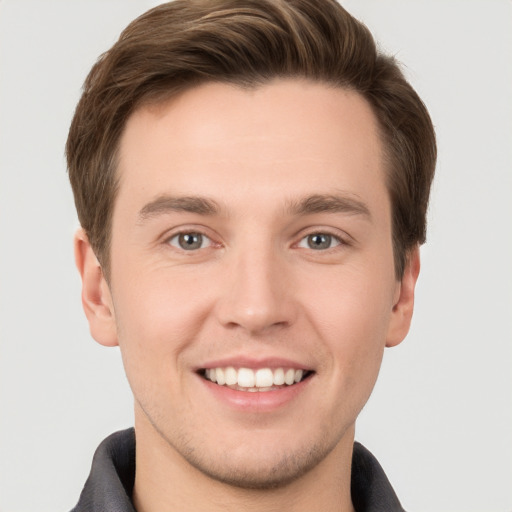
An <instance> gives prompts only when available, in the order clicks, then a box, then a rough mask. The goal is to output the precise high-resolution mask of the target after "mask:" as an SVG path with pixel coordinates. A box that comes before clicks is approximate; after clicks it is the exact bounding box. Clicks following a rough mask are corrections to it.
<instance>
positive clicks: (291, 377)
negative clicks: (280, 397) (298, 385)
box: [284, 369, 295, 386]
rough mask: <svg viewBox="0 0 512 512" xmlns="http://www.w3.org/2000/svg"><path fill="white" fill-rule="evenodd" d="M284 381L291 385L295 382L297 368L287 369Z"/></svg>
mask: <svg viewBox="0 0 512 512" xmlns="http://www.w3.org/2000/svg"><path fill="white" fill-rule="evenodd" d="M284 382H285V384H288V386H291V385H292V384H293V383H294V382H295V370H292V369H290V370H286V373H285V374H284Z"/></svg>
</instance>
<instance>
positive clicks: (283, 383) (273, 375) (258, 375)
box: [200, 366, 313, 392]
mask: <svg viewBox="0 0 512 512" xmlns="http://www.w3.org/2000/svg"><path fill="white" fill-rule="evenodd" d="M312 373H313V372H311V371H308V370H303V369H296V368H286V369H285V368H275V369H271V368H258V369H251V368H238V369H236V368H234V367H232V366H228V367H225V368H206V369H203V370H202V371H201V372H200V374H201V375H202V376H203V377H204V378H205V379H207V380H209V381H211V382H214V383H216V384H218V385H219V386H226V387H229V388H231V389H234V390H236V391H249V392H262V391H275V390H278V389H282V388H283V387H287V386H293V385H294V384H297V383H299V382H301V381H303V380H305V379H306V378H308V377H309V376H310V375H311V374H312Z"/></svg>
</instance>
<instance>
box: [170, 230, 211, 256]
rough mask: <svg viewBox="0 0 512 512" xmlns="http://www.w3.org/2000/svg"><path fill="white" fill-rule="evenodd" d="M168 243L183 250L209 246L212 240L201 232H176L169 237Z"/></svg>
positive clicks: (194, 249)
mask: <svg viewBox="0 0 512 512" xmlns="http://www.w3.org/2000/svg"><path fill="white" fill-rule="evenodd" d="M169 244H170V245H172V246H173V247H176V248H178V249H183V250H184V251H196V250H198V249H204V248H205V247H210V245H211V244H212V241H211V240H210V239H209V238H208V237H207V236H205V235H203V234H202V233H196V232H193V231H192V232H190V233H178V234H177V235H174V236H173V237H172V238H170V239H169Z"/></svg>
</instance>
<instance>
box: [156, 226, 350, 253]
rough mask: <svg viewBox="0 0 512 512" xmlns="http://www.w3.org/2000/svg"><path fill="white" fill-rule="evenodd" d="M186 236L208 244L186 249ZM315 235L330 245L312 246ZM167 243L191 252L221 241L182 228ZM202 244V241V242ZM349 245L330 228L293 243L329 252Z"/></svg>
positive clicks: (200, 232) (217, 244)
mask: <svg viewBox="0 0 512 512" xmlns="http://www.w3.org/2000/svg"><path fill="white" fill-rule="evenodd" d="M185 236H196V237H200V238H201V242H204V241H207V243H208V245H207V246H201V247H194V248H188V249H186V248H184V247H182V246H181V245H180V237H185ZM314 236H323V237H326V238H328V240H329V245H330V246H329V247H325V248H320V249H319V248H313V247H311V245H309V241H308V238H309V237H314ZM173 241H175V243H173ZM333 242H334V243H335V245H331V244H332V243H333ZM165 243H166V244H168V245H170V246H172V247H173V248H175V249H177V250H179V251H183V252H189V253H193V252H197V251H198V250H201V249H208V248H210V247H213V246H220V245H221V244H220V243H215V242H214V241H213V239H212V238H211V237H210V236H208V235H206V234H205V233H204V232H202V231H201V230H193V229H190V230H182V231H179V232H177V233H174V234H173V235H171V236H170V237H168V238H166V240H165ZM303 243H304V244H307V246H304V245H301V244H303ZM190 245H191V246H192V245H193V242H191V244H190ZM201 245H202V243H201ZM349 245H350V242H348V241H347V240H346V238H342V237H340V236H339V235H337V234H334V233H332V232H330V231H329V230H316V231H311V232H310V233H307V234H304V235H303V236H302V237H301V238H300V240H299V241H298V242H297V243H295V244H293V247H297V248H300V249H306V250H311V251H314V252H327V251H329V252H331V251H332V250H336V249H337V248H338V247H340V246H349Z"/></svg>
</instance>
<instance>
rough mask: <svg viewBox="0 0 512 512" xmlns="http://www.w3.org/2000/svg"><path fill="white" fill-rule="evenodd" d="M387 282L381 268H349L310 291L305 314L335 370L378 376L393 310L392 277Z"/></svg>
mask: <svg viewBox="0 0 512 512" xmlns="http://www.w3.org/2000/svg"><path fill="white" fill-rule="evenodd" d="M387 281H389V283H388V284H389V285H388V284H386V280H383V277H382V274H380V275H379V271H378V269H377V272H370V271H369V270H368V267H365V268H364V269H358V268H351V269H347V268H345V269H343V270H341V271H340V272H339V273H331V275H330V278H329V279H324V280H323V282H324V283H325V285H324V286H322V287H316V288H315V289H314V290H313V292H312V293H310V299H309V300H308V307H307V308H304V309H305V311H306V315H308V316H309V318H310V322H311V324H312V325H314V327H315V329H316V330H317V331H318V333H319V336H320V338H321V339H322V340H324V343H325V344H326V349H327V350H328V351H329V352H330V353H331V354H332V364H333V365H335V366H336V368H337V370H335V371H339V372H340V373H341V374H343V375H344V376H345V377H347V378H349V377H351V376H353V377H354V378H355V379H358V380H359V379H361V378H368V379H369V380H370V381H371V382H373V381H374V380H375V378H376V375H377V373H378V370H379V366H380V362H381V359H382V354H383V350H384V346H385V341H386V335H387V329H388V326H389V321H390V318H391V311H392V290H393V286H392V283H393V279H392V278H391V279H388V280H387ZM379 283H380V284H379ZM340 378H343V377H342V376H340Z"/></svg>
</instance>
